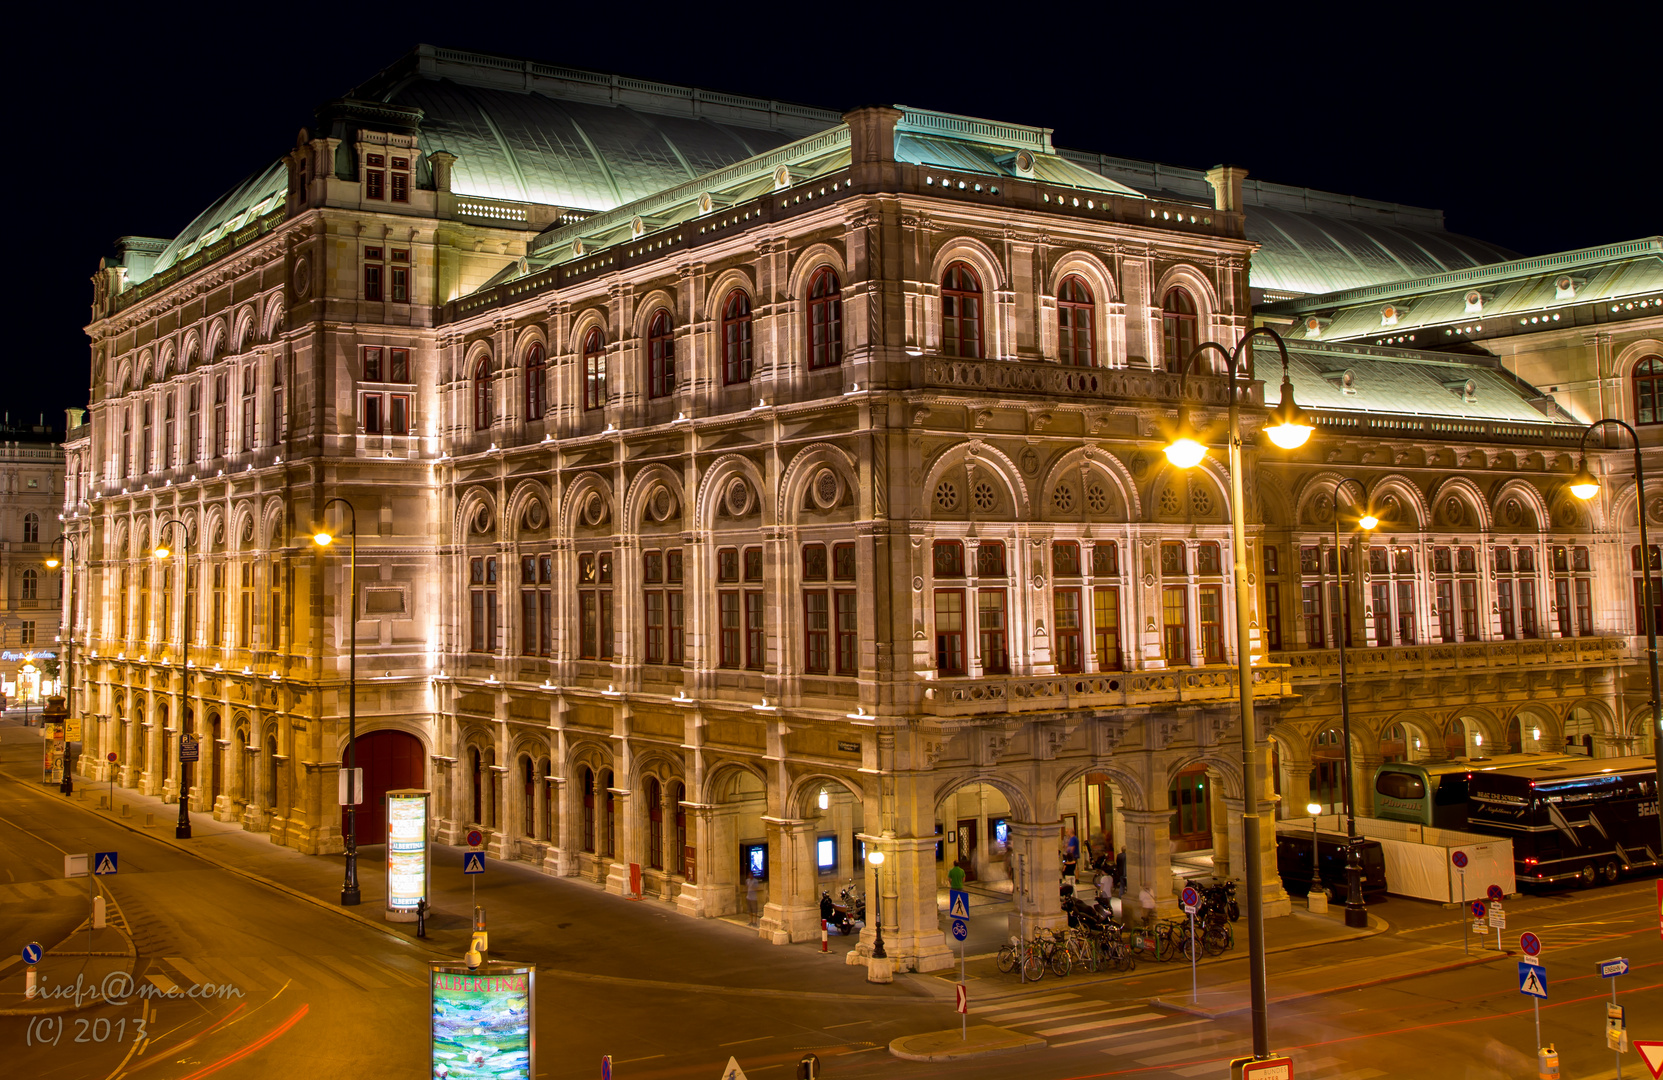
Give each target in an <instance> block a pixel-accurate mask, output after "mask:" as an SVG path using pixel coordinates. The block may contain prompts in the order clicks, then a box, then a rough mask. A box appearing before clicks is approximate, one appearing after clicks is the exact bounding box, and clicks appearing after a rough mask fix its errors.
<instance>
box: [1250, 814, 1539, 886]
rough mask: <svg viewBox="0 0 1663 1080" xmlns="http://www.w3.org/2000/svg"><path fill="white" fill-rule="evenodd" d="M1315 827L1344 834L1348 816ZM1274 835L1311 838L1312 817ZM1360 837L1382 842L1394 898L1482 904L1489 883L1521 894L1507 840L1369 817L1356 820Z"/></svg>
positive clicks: (1283, 825) (1281, 826)
mask: <svg viewBox="0 0 1663 1080" xmlns="http://www.w3.org/2000/svg"><path fill="white" fill-rule="evenodd" d="M1317 829H1318V830H1319V831H1321V832H1326V833H1341V834H1343V833H1344V832H1345V818H1344V816H1342V815H1338V814H1335V815H1327V816H1324V817H1319V818H1317ZM1276 831H1277V833H1279V834H1282V835H1289V836H1303V837H1305V838H1306V839H1309V838H1310V835H1311V819H1310V818H1308V817H1307V818H1288V819H1285V820H1282V821H1278V822H1277V823H1276ZM1357 834H1358V835H1359V836H1362V837H1365V838H1367V839H1369V840H1375V841H1378V842H1379V844H1380V852H1381V854H1382V855H1383V856H1384V857H1385V861H1386V891H1387V892H1389V893H1391V894H1392V895H1394V896H1409V897H1414V898H1416V899H1419V900H1435V901H1438V902H1439V903H1445V904H1447V903H1464V902H1466V901H1468V900H1482V899H1484V897H1485V894H1486V893H1487V892H1488V891H1489V888H1490V886H1491V885H1499V886H1501V891H1502V892H1504V893H1506V894H1507V895H1509V896H1511V895H1513V893H1515V892H1517V891H1518V885H1517V883H1516V882H1515V880H1514V877H1513V841H1511V840H1509V839H1507V838H1506V837H1503V836H1485V835H1482V834H1480V833H1468V832H1456V831H1454V830H1453V829H1434V828H1432V827H1431V826H1427V825H1413V824H1410V823H1409V822H1407V821H1388V820H1385V819H1384V818H1369V817H1359V818H1358V819H1357ZM1457 851H1461V852H1465V853H1466V856H1467V867H1466V874H1465V895H1462V884H1463V877H1462V873H1461V871H1459V870H1457V869H1456V868H1455V863H1454V861H1453V860H1452V858H1451V856H1453V855H1454V854H1455V853H1456V852H1457Z"/></svg>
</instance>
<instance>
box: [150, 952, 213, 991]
mask: <svg viewBox="0 0 1663 1080" xmlns="http://www.w3.org/2000/svg"><path fill="white" fill-rule="evenodd" d="M162 963H164V964H166V965H167V966H169V967H171V968H172V969H173V970H174V971H177V972H178V973H179V974H181V975H183V976H184V977H185V978H187V979H189V980H190V981H191V983H192V984H193V985H196V986H201V985H202V984H203V983H206V982H212V981H213V980H212V979H210V978H208V976H206V975H204V974H202V972H200V971H198V970H197V969H196V968H194V967H192V966H191V965H190V963H189V962H187V961H186V960H185V958H184V957H182V956H164V957H162Z"/></svg>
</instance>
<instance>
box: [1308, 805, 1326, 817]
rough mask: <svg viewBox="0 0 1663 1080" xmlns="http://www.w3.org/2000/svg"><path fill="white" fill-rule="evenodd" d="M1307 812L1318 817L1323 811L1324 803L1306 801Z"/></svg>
mask: <svg viewBox="0 0 1663 1080" xmlns="http://www.w3.org/2000/svg"><path fill="white" fill-rule="evenodd" d="M1305 812H1306V813H1307V814H1310V815H1311V816H1312V817H1316V816H1317V815H1318V814H1321V813H1322V804H1321V803H1314V802H1313V803H1306V804H1305Z"/></svg>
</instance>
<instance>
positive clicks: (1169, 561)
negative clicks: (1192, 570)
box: [1161, 540, 1188, 577]
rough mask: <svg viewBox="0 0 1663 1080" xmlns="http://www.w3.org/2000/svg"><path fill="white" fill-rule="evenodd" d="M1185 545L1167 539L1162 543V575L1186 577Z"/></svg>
mask: <svg viewBox="0 0 1663 1080" xmlns="http://www.w3.org/2000/svg"><path fill="white" fill-rule="evenodd" d="M1187 564H1188V563H1187V560H1186V559H1185V558H1184V545H1183V544H1180V543H1175V542H1173V541H1171V540H1165V541H1162V543H1161V576H1162V577H1184V576H1185V575H1186V574H1187V572H1188V571H1187V570H1186V566H1187Z"/></svg>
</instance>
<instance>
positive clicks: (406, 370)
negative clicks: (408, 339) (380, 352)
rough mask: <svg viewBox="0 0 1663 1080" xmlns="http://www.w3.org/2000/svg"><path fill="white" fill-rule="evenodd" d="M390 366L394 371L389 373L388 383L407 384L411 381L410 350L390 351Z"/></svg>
mask: <svg viewBox="0 0 1663 1080" xmlns="http://www.w3.org/2000/svg"><path fill="white" fill-rule="evenodd" d="M387 352H388V366H389V367H390V368H391V369H392V370H391V371H389V372H388V373H387V381H388V382H397V383H407V382H409V381H410V350H409V349H389V350H387Z"/></svg>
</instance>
